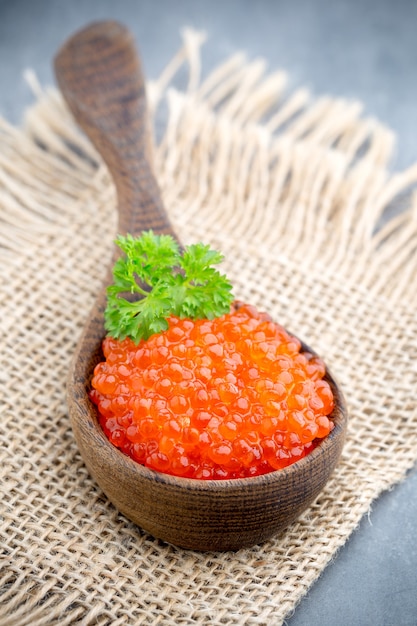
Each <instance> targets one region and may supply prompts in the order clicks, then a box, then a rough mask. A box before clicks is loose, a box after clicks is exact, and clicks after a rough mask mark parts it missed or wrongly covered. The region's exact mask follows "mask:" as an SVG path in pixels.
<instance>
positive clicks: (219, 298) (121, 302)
mask: <svg viewBox="0 0 417 626" xmlns="http://www.w3.org/2000/svg"><path fill="white" fill-rule="evenodd" d="M116 244H117V245H118V246H119V248H120V249H121V250H122V252H123V253H124V255H123V256H121V257H120V258H119V259H118V260H117V261H116V263H115V264H114V267H113V280H114V282H113V284H112V285H110V286H109V287H108V288H107V307H106V310H105V313H104V319H105V328H106V330H107V331H108V333H109V335H111V336H112V337H114V338H116V339H120V340H122V339H125V338H126V337H130V338H131V339H132V340H133V341H134V342H135V343H139V341H141V340H142V339H148V337H150V336H151V335H153V334H155V333H159V332H162V331H164V330H166V329H167V328H168V322H167V319H168V317H169V316H170V315H176V316H178V317H189V318H191V319H199V318H203V319H204V318H207V319H213V318H215V317H220V316H221V315H223V314H224V313H228V312H229V310H230V305H231V303H232V302H233V294H232V285H231V283H230V282H229V281H228V279H227V278H226V276H224V275H223V274H221V273H220V272H219V271H218V270H217V269H215V268H214V267H213V265H218V264H219V263H221V262H222V260H223V256H222V255H221V254H220V253H219V252H216V251H215V250H211V249H210V246H207V245H204V244H202V243H197V244H193V245H191V246H188V247H186V248H185V249H184V251H183V253H182V254H181V252H180V249H179V246H178V244H177V242H176V241H175V240H174V239H173V238H172V237H170V236H169V235H155V234H154V233H153V232H152V231H146V232H143V233H142V235H141V237H132V235H129V234H128V235H126V236H125V237H123V236H122V235H119V236H118V237H117V239H116Z"/></svg>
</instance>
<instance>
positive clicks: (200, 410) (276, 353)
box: [90, 305, 334, 480]
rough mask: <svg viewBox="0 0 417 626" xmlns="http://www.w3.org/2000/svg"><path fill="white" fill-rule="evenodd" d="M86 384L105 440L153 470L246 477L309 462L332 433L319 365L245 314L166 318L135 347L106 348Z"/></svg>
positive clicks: (261, 318)
mask: <svg viewBox="0 0 417 626" xmlns="http://www.w3.org/2000/svg"><path fill="white" fill-rule="evenodd" d="M103 353H104V356H105V359H106V360H105V362H102V363H99V364H98V365H97V366H96V368H95V370H94V376H93V379H92V390H91V392H90V398H91V400H92V401H93V402H94V404H96V405H97V408H98V414H99V420H100V424H101V427H102V428H103V431H104V433H105V434H106V436H107V437H108V439H109V440H110V441H111V443H112V444H114V445H115V446H117V447H118V448H120V450H121V451H122V452H124V453H125V454H127V455H129V456H130V457H131V458H132V459H134V460H135V461H137V462H138V463H141V464H142V465H145V466H147V467H149V468H151V469H153V470H157V471H160V472H165V473H168V474H174V475H176V476H184V477H187V478H198V479H205V480H207V479H226V478H245V477H250V476H257V475H259V474H265V473H268V472H271V471H274V470H278V469H281V468H283V467H286V466H288V465H290V464H291V463H294V462H295V461H298V460H299V459H301V458H302V457H304V456H305V455H306V454H308V453H309V452H310V451H311V450H313V448H314V447H315V445H317V442H318V440H320V439H322V438H324V437H326V435H328V433H329V432H330V431H331V430H332V428H333V422H332V421H331V419H329V416H330V414H331V412H332V410H333V408H334V398H333V394H332V391H331V389H330V386H329V384H328V382H327V381H325V380H323V377H324V375H325V366H324V363H323V361H322V360H321V359H320V358H318V357H317V356H313V355H312V354H310V353H307V352H302V351H301V345H300V342H299V340H298V339H296V338H295V337H293V336H291V335H290V334H288V333H287V331H286V330H285V329H284V328H282V327H281V326H279V325H278V324H276V323H274V322H273V321H272V320H271V318H270V317H269V316H268V315H267V314H265V313H261V312H259V311H258V310H257V309H255V308H254V307H252V306H249V305H236V307H235V310H233V311H232V312H231V313H229V314H227V315H223V316H222V317H220V318H217V319H214V320H195V321H192V320H189V319H179V318H177V317H171V318H170V319H169V328H168V330H166V331H165V332H163V333H159V334H156V335H153V336H152V337H150V338H149V339H148V340H146V341H141V342H140V343H139V344H138V345H136V344H135V343H134V342H133V341H131V340H130V339H125V340H123V341H119V340H116V339H112V338H110V337H107V338H106V339H104V341H103Z"/></svg>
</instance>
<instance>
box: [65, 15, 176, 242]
mask: <svg viewBox="0 0 417 626" xmlns="http://www.w3.org/2000/svg"><path fill="white" fill-rule="evenodd" d="M54 65H55V74H56V78H57V82H58V85H59V87H60V89H61V91H62V94H63V97H64V99H65V100H66V102H67V104H68V106H69V108H70V109H71V111H72V113H73V115H74V117H75V119H76V121H77V123H78V124H79V125H80V126H81V128H82V129H83V130H84V132H85V133H86V134H87V136H88V137H89V139H90V140H91V142H92V143H93V145H94V146H95V148H96V149H97V151H98V152H99V154H100V155H101V156H102V158H103V159H104V161H105V162H106V164H107V166H108V168H109V171H110V174H111V175H112V177H113V179H114V182H115V185H116V190H117V196H118V209H119V232H120V233H126V232H130V233H131V234H133V235H139V234H140V233H141V231H142V230H148V229H153V230H154V232H156V233H160V234H161V233H164V234H170V235H172V236H174V237H176V236H175V233H174V232H173V229H172V226H171V224H170V222H169V219H168V217H167V215H166V212H165V209H164V206H163V204H162V200H161V196H160V192H159V188H158V184H157V182H156V180H155V177H154V175H153V172H152V168H151V165H150V163H149V159H148V152H149V150H148V148H149V136H148V124H147V122H148V120H147V110H146V109H147V107H146V94H145V82H144V79H143V75H142V70H141V66H140V61H139V57H138V54H137V51H136V48H135V44H134V40H133V36H132V34H131V33H130V32H129V30H128V29H127V28H125V27H124V26H122V25H121V24H119V23H117V22H113V21H105V22H97V23H94V24H91V25H90V26H87V27H86V28H84V29H83V30H81V31H79V32H78V33H76V34H75V35H73V36H72V37H71V38H70V39H69V40H68V41H67V42H65V43H64V45H63V46H62V47H61V49H60V50H59V52H58V54H57V55H56V57H55V63H54Z"/></svg>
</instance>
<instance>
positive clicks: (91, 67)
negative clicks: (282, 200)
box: [55, 22, 347, 550]
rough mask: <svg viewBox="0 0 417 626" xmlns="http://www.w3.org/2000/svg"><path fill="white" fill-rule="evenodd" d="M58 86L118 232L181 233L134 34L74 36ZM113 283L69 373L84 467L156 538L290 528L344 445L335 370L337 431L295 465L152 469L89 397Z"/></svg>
mask: <svg viewBox="0 0 417 626" xmlns="http://www.w3.org/2000/svg"><path fill="white" fill-rule="evenodd" d="M55 70H56V76H57V80H58V84H59V86H60V88H61V91H62V93H63V95H64V98H65V100H66V101H67V102H68V104H69V106H70V108H71V110H72V112H73V114H74V116H75V119H76V120H77V122H78V123H79V124H80V126H81V127H82V128H83V129H84V131H85V132H86V134H87V135H88V137H89V138H90V139H91V141H92V142H93V143H94V145H95V147H96V148H97V150H98V151H99V152H100V154H101V155H102V157H103V159H104V160H105V162H106V163H107V165H108V167H109V170H110V173H111V175H112V176H113V178H114V181H115V184H116V189H117V194H118V205H119V219H120V223H119V230H120V232H131V233H132V234H140V232H141V231H142V230H145V229H149V228H152V229H153V230H154V231H155V232H158V233H166V234H172V235H174V233H173V231H172V228H171V225H170V223H169V220H168V218H167V216H166V214H165V211H164V208H163V205H162V202H161V198H160V194H159V190H158V186H157V183H156V181H155V178H154V176H153V173H152V168H151V166H150V164H149V160H148V155H149V151H148V147H147V146H148V138H147V120H146V98H145V90H144V81H143V78H142V74H141V70H140V64H139V60H138V57H137V54H136V50H135V47H134V43H133V40H132V36H131V35H130V33H129V32H128V31H127V30H126V28H124V27H123V26H121V25H120V24H117V23H115V22H101V23H97V24H93V25H91V26H89V27H87V28H85V29H84V30H82V31H81V32H79V33H77V34H76V35H74V36H73V37H72V38H71V39H70V40H69V41H68V42H67V43H66V44H64V46H63V47H62V49H61V50H60V51H59V53H58V55H57V57H56V60H55ZM104 306H105V292H104V290H103V291H102V293H101V294H100V295H99V297H98V300H97V303H96V305H95V307H94V309H93V311H92V312H91V314H90V317H89V319H88V321H87V323H86V326H85V329H84V332H83V335H82V337H81V340H80V343H79V345H78V347H77V350H76V353H75V355H74V358H73V362H72V366H71V370H70V374H69V380H68V406H69V411H70V417H71V424H72V428H73V431H74V435H75V438H76V441H77V444H78V446H79V449H80V452H81V454H82V457H83V459H84V461H85V464H86V466H87V468H88V470H89V472H90V473H91V475H92V476H93V477H94V478H95V480H96V481H97V483H98V484H99V485H100V487H101V488H102V489H103V491H104V493H105V494H106V495H107V497H108V498H109V500H110V501H111V502H112V503H113V504H114V505H115V506H116V507H117V508H118V509H119V510H120V511H121V512H122V513H124V514H125V515H126V516H127V517H128V518H129V519H131V520H132V521H133V522H135V523H136V524H138V525H139V526H141V527H142V528H143V529H145V530H146V531H148V532H150V533H151V534H152V535H154V536H155V537H158V538H161V539H163V540H165V541H167V542H170V543H173V544H175V545H178V546H183V547H186V548H192V549H196V550H236V549H239V548H241V547H245V546H251V545H253V544H257V543H260V542H262V541H264V540H266V539H268V538H270V537H271V536H272V535H274V534H275V533H277V532H279V531H281V530H283V529H284V528H285V527H286V526H287V525H288V524H289V523H291V522H292V521H293V520H294V519H296V518H297V517H298V515H299V514H300V513H301V512H302V511H303V510H304V509H305V508H306V507H307V506H308V505H309V504H310V503H311V502H312V501H313V500H314V498H315V497H316V496H317V495H318V494H319V493H320V491H321V490H322V488H323V487H324V485H325V484H326V482H327V481H328V479H329V477H330V475H331V473H332V472H333V470H334V468H335V466H336V464H337V462H338V460H339V457H340V454H341V451H342V447H343V442H344V439H345V433H346V426H347V411H346V406H345V402H344V399H343V396H342V393H341V391H340V389H339V387H338V385H337V384H336V382H335V381H334V379H333V377H332V376H331V374H330V373H329V372H328V373H327V380H328V381H329V382H330V384H331V386H332V389H333V392H334V395H335V399H336V408H335V410H334V412H333V415H332V418H333V420H334V423H335V428H334V429H333V431H332V432H331V433H330V435H329V436H328V437H327V438H326V439H324V440H323V441H322V442H321V443H320V445H319V446H317V448H316V449H315V450H314V451H313V452H312V453H310V454H309V455H308V456H307V457H305V458H304V459H302V460H301V461H299V462H297V463H295V464H294V465H292V466H290V467H288V468H286V469H284V470H280V471H276V472H271V473H270V474H266V475H263V476H258V477H255V478H246V479H236V480H225V481H201V480H193V479H184V478H176V477H174V476H169V475H165V474H161V473H157V472H154V471H152V470H149V469H148V468H145V467H143V466H141V465H139V464H137V463H135V462H134V461H133V460H131V459H130V458H129V457H127V456H125V455H124V454H122V453H121V452H120V451H119V450H118V449H117V448H115V447H114V446H112V445H111V444H110V442H109V441H108V440H107V438H106V437H105V435H104V433H103V432H102V430H101V428H100V426H99V424H98V421H97V416H96V412H95V408H94V407H93V405H92V404H91V403H90V401H89V399H88V389H89V384H90V380H91V377H92V372H93V369H94V366H95V365H96V364H97V362H98V361H99V360H100V359H101V358H102V354H101V341H102V339H103V336H104V328H103V311H104Z"/></svg>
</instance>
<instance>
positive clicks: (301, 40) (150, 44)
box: [0, 0, 417, 626]
mask: <svg viewBox="0 0 417 626" xmlns="http://www.w3.org/2000/svg"><path fill="white" fill-rule="evenodd" d="M104 18H115V19H119V20H121V21H124V22H126V23H127V24H128V25H129V26H130V28H131V29H132V30H133V32H134V33H135V35H136V36H137V39H138V42H139V46H140V49H141V54H142V57H143V62H144V67H145V71H146V74H147V75H148V76H149V77H151V78H152V77H156V76H157V75H158V74H159V72H160V71H161V69H162V68H163V67H164V65H165V63H166V62H167V61H168V60H169V59H170V57H171V55H172V53H173V52H174V51H176V49H177V47H178V45H179V35H178V32H179V29H180V28H181V27H182V26H184V25H192V26H194V27H196V28H199V29H203V30H205V31H206V32H207V33H208V35H209V42H208V44H206V46H205V51H204V64H205V68H206V69H210V68H211V67H213V66H214V65H215V64H216V63H217V62H218V61H221V60H222V59H224V58H225V56H227V55H229V54H231V53H233V52H236V51H237V50H244V51H246V52H247V54H248V56H249V57H255V56H263V57H265V58H266V59H267V60H268V62H269V66H270V68H271V69H277V68H283V69H285V70H287V71H288V73H289V74H290V77H291V80H292V85H293V86H296V85H304V86H307V87H309V88H310V89H311V90H312V91H313V92H314V93H317V94H320V95H321V94H324V93H330V94H334V95H338V96H344V97H348V98H354V99H359V100H362V101H363V102H364V103H365V107H366V112H367V113H368V114H369V115H372V116H376V117H378V118H379V119H380V120H381V121H383V122H384V123H386V124H387V125H389V126H390V127H391V128H392V129H393V130H394V131H395V132H396V134H397V136H398V139H399V141H398V150H397V155H396V158H395V160H394V163H393V167H395V168H403V167H406V166H407V165H409V164H411V163H412V162H414V161H416V160H417V115H416V110H417V81H416V68H417V35H416V24H417V2H415V1H413V0H409V1H407V0H400V1H397V2H394V1H387V0H382V1H380V2H378V1H377V0H374V1H372V0H365V1H363V2H359V1H357V2H349V1H348V0H333V1H332V0H299V1H297V0H293V1H291V0H286V1H284V2H278V1H275V2H274V1H273V0H269V1H268V0H263V1H255V0H253V1H248V0H240V1H239V0H223V1H218V0H211V1H210V0H176V1H174V0H171V1H168V0H159V1H158V0H154V1H153V2H152V1H151V0H148V1H145V0H143V1H136V2H135V1H133V0H119V2H114V1H112V0H101V1H100V2H98V1H97V0H96V1H94V0H67V1H66V2H64V1H63V0H55V1H52V0H49V1H48V0H39V1H36V0H32V1H31V0H16V1H14V2H13V1H7V0H0V113H1V114H3V115H4V116H5V117H6V118H8V119H9V120H11V121H13V122H18V121H19V120H20V119H21V117H22V114H23V111H24V109H25V107H26V106H27V105H28V104H30V102H31V101H32V97H31V94H30V91H29V89H28V87H27V86H26V84H25V82H24V80H23V78H22V73H23V70H24V69H25V68H27V67H32V68H33V69H34V70H35V71H36V73H37V74H38V76H39V78H40V80H41V82H42V83H50V82H52V80H53V79H52V72H51V65H50V63H51V58H52V56H53V54H54V52H55V51H56V49H57V48H58V46H59V45H60V44H61V42H62V41H63V39H64V38H65V37H67V36H68V35H70V34H71V33H72V32H73V31H74V30H75V29H77V28H79V27H81V26H83V25H84V24H85V23H86V22H88V21H90V20H94V19H104ZM410 391H411V390H410ZM412 391H413V392H414V393H415V391H416V390H412ZM416 492H417V472H416V471H415V470H414V471H413V472H412V473H411V474H410V476H409V477H408V478H407V480H406V481H405V482H404V483H402V484H401V485H398V486H397V487H396V488H395V489H394V490H393V491H391V492H389V493H386V494H383V496H382V497H381V498H380V499H379V500H378V501H377V502H376V503H375V504H374V506H373V511H372V513H371V514H370V516H369V517H368V518H366V519H364V520H363V521H362V523H361V525H360V528H359V529H358V531H357V532H356V533H354V535H353V536H352V537H351V539H350V541H349V542H348V543H347V544H346V546H345V547H344V548H343V549H342V550H341V551H340V552H339V554H338V556H337V558H336V559H335V561H334V562H333V563H332V564H331V565H330V566H329V567H328V568H327V569H326V570H325V571H324V573H323V575H322V576H321V578H320V580H319V581H318V582H317V583H316V584H315V585H314V586H313V588H312V589H311V591H310V593H309V594H308V595H307V596H306V597H305V598H304V600H303V601H302V602H301V604H300V605H299V606H298V607H297V609H296V611H295V614H294V615H293V617H292V618H291V619H290V620H288V624H289V625H290V626H316V625H318V624H320V625H321V626H330V625H332V626H333V625H337V626H351V625H354V626H356V625H359V626H368V625H369V626H416V625H417V548H416V541H415V528H416V522H417V498H416ZM277 576H279V572H277Z"/></svg>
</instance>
